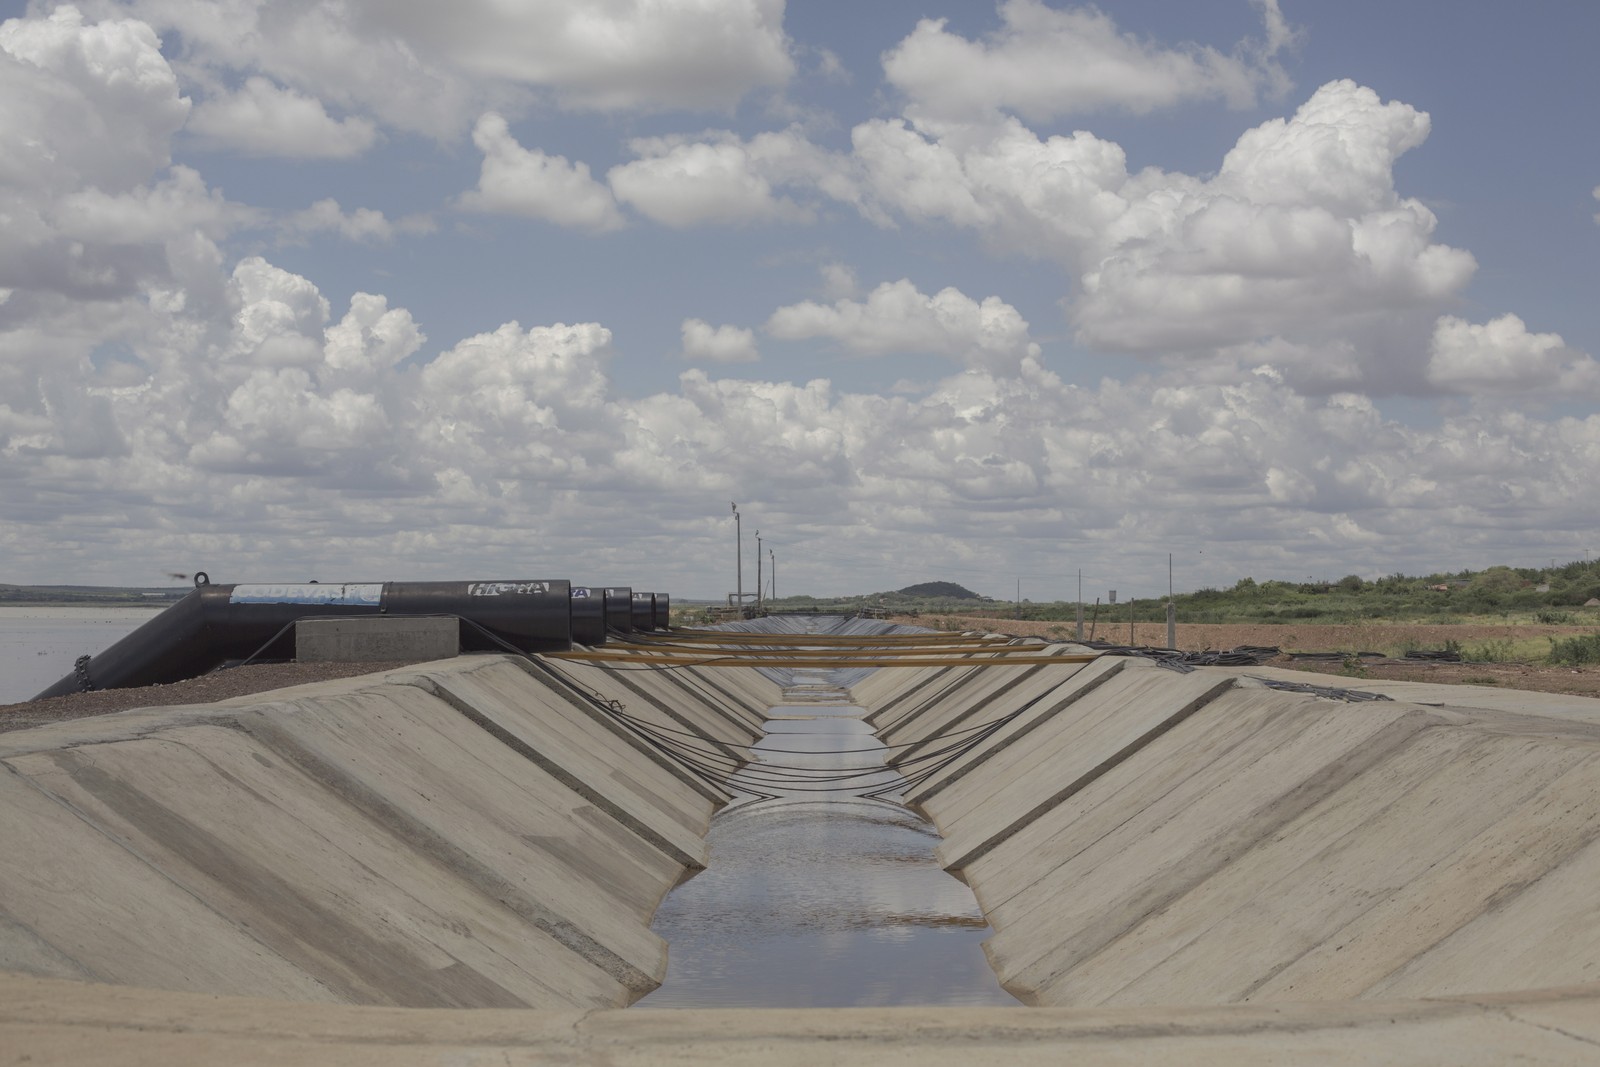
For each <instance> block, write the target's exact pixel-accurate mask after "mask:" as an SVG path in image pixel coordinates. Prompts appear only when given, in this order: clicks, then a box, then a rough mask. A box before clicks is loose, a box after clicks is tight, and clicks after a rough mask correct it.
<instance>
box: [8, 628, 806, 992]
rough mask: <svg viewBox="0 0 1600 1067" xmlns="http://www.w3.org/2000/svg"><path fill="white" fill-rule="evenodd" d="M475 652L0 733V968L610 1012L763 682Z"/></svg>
mask: <svg viewBox="0 0 1600 1067" xmlns="http://www.w3.org/2000/svg"><path fill="white" fill-rule="evenodd" d="M732 673H733V672H727V671H700V670H698V669H685V670H677V671H654V670H640V671H635V672H621V671H615V672H605V671H599V670H596V669H594V668H591V667H586V666H582V665H578V664H570V663H552V662H549V661H546V662H545V663H543V664H535V663H530V662H529V661H526V660H521V659H518V658H515V657H506V656H482V657H468V658H463V659H453V660H448V661H440V662H438V663H434V664H427V665H423V666H420V667H416V668H410V669H406V670H400V671H394V672H390V673H387V674H382V675H371V676H366V677H363V678H357V679H350V680H346V681H339V682H324V683H317V684H315V685H310V686H303V687H299V688H297V689H286V690H280V691H277V692H274V693H270V694H263V695H262V696H260V697H255V698H241V699H237V700H233V701H228V702H224V703H219V704H215V705H204V706H196V707H183V708H166V709H149V710H143V711H134V712H127V713H123V714H119V715H112V716H103V717H99V718H93V719H83V720H77V721H73V722H66V723H60V724H56V725H53V726H47V727H40V728H36V729H32V730H23V731H17V732H14V733H9V734H5V735H0V810H3V811H4V812H5V817H4V818H3V819H0V857H3V858H4V863H3V864H0V970H4V971H11V972H22V973H26V974H32V975H36V976H46V977H56V978H75V979H82V980H88V981H93V982H108V983H117V984H123V985H131V986H148V987H154V988H159V989H169V990H191V991H203V992H206V993H225V994H249V995H257V996H267V997H275V998H282V999H286V1000H295V1001H312V1002H315V1001H329V1002H341V1003H354V1004H372V1005H404V1006H412V1007H456V1008H468V1007H477V1008H489V1007H495V1008H506V1007H540V1008H579V1009H592V1008H596V1007H606V1006H621V1005H625V1004H628V1003H631V1002H632V1001H633V1000H635V999H637V998H638V997H640V996H642V995H643V994H645V993H646V992H648V991H650V990H651V989H653V988H655V986H656V985H657V984H658V982H659V980H660V978H661V976H662V974H663V973H664V971H665V960H666V946H665V945H664V943H663V942H662V941H661V939H660V938H658V937H657V936H656V935H655V934H654V933H652V932H651V931H650V929H649V923H650V919H651V917H652V915H653V914H654V912H655V909H656V907H657V905H658V904H659V903H660V901H661V899H662V897H663V896H664V895H665V894H666V892H667V891H668V890H669V889H671V888H672V887H673V886H674V885H675V884H677V883H678V882H679V881H681V880H682V879H683V878H685V877H687V876H689V875H691V874H692V873H693V872H695V871H696V870H699V869H701V868H702V867H703V866H704V863H705V857H706V852H705V846H704V841H703V839H704V836H705V833H706V829H707V826H708V824H709V820H710V818H711V816H712V814H713V813H714V812H715V811H716V810H717V809H718V808H719V807H721V806H722V805H723V804H724V803H726V801H727V800H728V799H729V796H728V794H727V793H726V792H724V791H723V790H722V789H721V788H720V787H718V786H716V785H714V784H712V783H710V782H708V781H707V780H705V779H704V778H702V777H700V776H698V775H695V774H694V773H692V772H691V771H689V770H686V769H685V768H684V767H683V766H682V765H681V764H680V763H679V762H678V761H677V760H676V759H674V758H673V757H672V756H671V755H669V754H668V753H666V752H664V751H663V750H662V748H661V747H660V745H659V744H658V743H657V742H654V741H652V740H649V739H646V738H643V737H641V736H640V734H639V733H638V732H637V731H634V730H631V729H629V728H628V727H627V725H626V724H625V723H624V722H623V721H622V720H620V719H619V718H618V717H617V715H615V714H613V712H614V711H622V712H625V713H626V714H627V715H630V716H634V717H636V718H637V719H638V720H640V721H643V722H648V723H650V724H653V725H654V726H656V727H657V728H659V729H662V730H681V731H684V732H685V733H686V734H694V735H695V736H697V737H715V738H716V739H717V740H718V741H719V742H720V743H722V744H723V745H724V746H725V747H726V750H727V752H728V753H729V757H730V759H733V760H740V759H742V758H743V757H742V755H741V750H740V749H739V747H738V746H739V745H740V744H749V743H750V742H751V741H753V740H755V738H757V737H759V736H760V733H761V730H760V727H759V725H758V720H759V717H760V711H761V709H763V708H764V707H765V706H766V705H767V704H770V703H774V702H776V699H777V695H778V693H777V690H776V687H774V686H772V684H771V683H770V682H767V681H766V680H764V679H762V678H760V677H759V676H758V675H756V674H755V673H754V672H748V671H747V672H742V673H740V674H739V675H738V676H736V677H734V676H731V675H732Z"/></svg>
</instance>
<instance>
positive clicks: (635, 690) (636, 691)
mask: <svg viewBox="0 0 1600 1067" xmlns="http://www.w3.org/2000/svg"><path fill="white" fill-rule="evenodd" d="M616 680H617V684H618V685H620V686H622V687H623V688H624V689H626V690H628V691H629V692H630V693H632V694H633V695H634V696H636V697H638V698H639V699H640V700H642V701H644V702H645V703H646V704H649V705H650V706H651V707H652V708H655V709H656V710H657V711H659V712H661V714H663V715H665V716H666V717H667V718H669V719H671V720H672V721H673V722H675V723H677V724H678V725H679V726H681V727H683V728H684V729H685V730H689V731H691V732H692V733H694V734H696V735H698V736H700V737H702V738H704V739H705V742H706V744H708V745H710V746H711V747H712V748H714V749H716V750H717V751H718V752H721V753H722V754H723V755H724V756H727V757H728V758H729V759H732V760H736V761H738V762H739V763H745V762H747V760H746V759H745V757H744V756H741V755H740V754H739V753H738V752H736V751H735V750H734V749H732V748H730V747H729V746H727V745H726V744H724V743H722V742H721V741H719V740H717V739H716V738H713V737H706V734H705V731H704V730H702V729H701V728H700V727H698V726H696V725H695V724H694V723H692V722H690V721H689V720H688V719H686V718H684V717H683V716H682V715H679V714H678V713H677V712H676V711H674V710H672V708H671V707H669V706H668V705H667V704H666V702H665V701H661V700H657V699H656V698H655V697H653V696H651V695H650V694H649V693H646V692H645V691H644V690H643V689H640V688H639V687H638V686H637V685H634V684H633V682H632V681H630V680H629V679H627V678H624V677H623V676H622V674H621V673H620V672H617V673H616ZM719 717H722V716H719ZM751 740H752V741H754V740H755V739H754V738H751Z"/></svg>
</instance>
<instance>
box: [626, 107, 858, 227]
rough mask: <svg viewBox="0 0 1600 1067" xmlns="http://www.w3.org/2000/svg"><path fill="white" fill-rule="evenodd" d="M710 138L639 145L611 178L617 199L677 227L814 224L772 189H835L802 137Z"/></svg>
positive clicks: (825, 163) (827, 168) (825, 161)
mask: <svg viewBox="0 0 1600 1067" xmlns="http://www.w3.org/2000/svg"><path fill="white" fill-rule="evenodd" d="M706 138H707V139H704V140H690V139H687V138H681V137H674V138H640V139H638V140H635V141H634V142H633V143H632V148H633V151H634V153H635V154H636V155H638V156H639V157H640V158H639V159H637V160H635V161H634V162H632V163H624V164H622V165H620V166H616V167H613V168H611V171H610V173H609V174H608V175H607V178H608V179H609V181H610V182H611V188H612V190H613V191H614V192H615V193H616V197H617V199H618V200H621V201H622V202H624V203H626V204H628V205H629V206H630V207H632V208H634V209H635V210H637V211H638V212H640V213H641V214H643V215H645V216H646V217H648V218H650V219H652V220H654V221H656V222H659V223H662V224H663V225H666V226H673V227H678V228H685V227H689V226H701V225H707V224H721V225H739V224H747V223H758V222H808V221H811V220H812V219H813V218H814V217H815V213H814V211H813V210H812V209H811V208H809V207H806V206H804V205H802V204H799V203H797V202H795V201H794V200H792V199H790V198H788V197H785V196H782V195H779V194H778V193H777V192H776V190H775V188H774V187H775V186H778V185H781V184H784V183H800V182H804V183H805V184H807V185H811V186H815V187H819V188H823V189H825V190H826V189H829V188H837V187H836V186H834V185H833V183H832V182H831V181H830V178H831V177H832V174H833V170H832V166H831V164H830V162H829V157H828V156H827V155H826V153H823V152H822V151H821V150H820V149H818V148H817V147H816V146H814V145H812V144H811V143H810V142H809V141H807V140H806V139H805V138H804V137H803V136H802V135H800V134H799V133H798V132H796V131H793V130H788V131H784V132H781V133H763V134H759V135H757V136H756V137H755V138H754V139H752V140H750V141H748V142H746V141H743V140H741V139H740V138H739V137H737V136H736V135H734V134H731V133H726V132H723V133H716V134H708V135H706ZM844 195H848V194H844Z"/></svg>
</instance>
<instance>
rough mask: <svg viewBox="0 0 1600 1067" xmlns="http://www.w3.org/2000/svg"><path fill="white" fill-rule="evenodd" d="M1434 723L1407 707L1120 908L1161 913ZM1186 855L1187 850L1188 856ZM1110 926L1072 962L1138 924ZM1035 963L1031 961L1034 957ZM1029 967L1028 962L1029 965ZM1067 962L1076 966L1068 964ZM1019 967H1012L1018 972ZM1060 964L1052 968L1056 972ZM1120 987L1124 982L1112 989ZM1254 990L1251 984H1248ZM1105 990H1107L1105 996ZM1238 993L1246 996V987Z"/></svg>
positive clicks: (1077, 948) (1099, 949)
mask: <svg viewBox="0 0 1600 1067" xmlns="http://www.w3.org/2000/svg"><path fill="white" fill-rule="evenodd" d="M1436 725H1438V722H1437V720H1435V719H1434V718H1433V716H1431V715H1430V714H1428V713H1427V712H1424V711H1420V710H1419V711H1412V712H1407V713H1405V714H1403V715H1401V716H1400V717H1399V718H1397V719H1395V720H1393V721H1392V722H1390V723H1389V724H1388V725H1387V726H1385V727H1383V728H1382V729H1380V730H1378V731H1377V732H1376V733H1374V734H1372V735H1371V736H1370V737H1369V738H1368V739H1367V740H1366V742H1364V743H1363V744H1362V745H1360V746H1359V747H1358V748H1357V749H1356V750H1354V751H1353V752H1346V753H1345V754H1344V755H1342V756H1340V757H1338V758H1336V759H1334V760H1332V761H1331V762H1329V763H1327V764H1324V765H1323V766H1322V767H1320V768H1318V770H1317V771H1316V772H1314V773H1313V774H1311V775H1310V776H1309V777H1306V778H1304V779H1302V780H1301V781H1300V783H1299V784H1298V785H1296V786H1295V787H1293V788H1292V789H1290V790H1289V791H1288V792H1286V793H1282V794H1280V795H1279V796H1277V797H1276V798H1274V799H1273V800H1271V801H1269V802H1267V803H1266V804H1264V805H1263V806H1262V807H1261V808H1259V809H1257V811H1256V812H1255V814H1254V815H1252V816H1251V817H1249V818H1247V819H1245V820H1244V821H1243V822H1242V823H1238V824H1235V826H1234V827H1233V829H1232V830H1231V831H1229V832H1228V833H1227V834H1225V835H1224V836H1223V837H1222V838H1220V839H1218V840H1214V841H1209V842H1207V843H1206V844H1205V846H1204V848H1203V850H1202V851H1203V852H1204V853H1205V854H1206V855H1208V856H1209V857H1210V859H1209V860H1207V861H1206V862H1204V863H1200V864H1190V865H1189V868H1188V870H1187V872H1186V875H1185V877H1184V878H1183V880H1182V881H1180V882H1179V883H1177V884H1175V885H1166V886H1154V887H1151V888H1149V889H1147V890H1145V891H1144V892H1143V893H1142V894H1135V896H1134V897H1133V898H1130V899H1129V900H1127V901H1125V908H1124V910H1125V911H1129V912H1134V913H1137V914H1140V915H1151V914H1155V913H1157V912H1159V911H1164V910H1165V909H1166V908H1168V907H1170V906H1171V905H1172V903H1173V902H1174V901H1176V900H1177V899H1179V898H1180V897H1182V896H1185V895H1186V894H1188V893H1190V892H1192V891H1193V890H1194V888H1195V887H1196V886H1198V885H1200V884H1201V883H1202V882H1204V881H1205V880H1206V879H1208V878H1210V877H1211V876H1212V875H1214V874H1215V873H1216V872H1217V871H1219V870H1221V869H1222V867H1224V866H1225V865H1227V864H1229V863H1233V862H1236V861H1237V860H1239V858H1240V857H1242V856H1244V855H1246V854H1248V853H1250V852H1252V851H1253V850H1255V849H1257V848H1260V847H1262V845H1263V844H1264V843H1268V842H1269V841H1270V838H1271V837H1272V835H1273V834H1274V833H1275V832H1276V831H1277V830H1278V829H1279V828H1281V827H1283V826H1285V825H1287V824H1288V823H1290V822H1293V821H1294V820H1295V819H1298V818H1300V817H1301V816H1302V815H1304V814H1305V812H1307V811H1309V810H1310V809H1311V808H1313V807H1315V806H1316V805H1317V804H1319V803H1321V802H1322V801H1323V800H1325V799H1327V797H1329V796H1330V795H1332V794H1333V793H1335V792H1337V791H1338V790H1339V789H1342V788H1344V787H1345V786H1346V785H1348V784H1349V783H1350V782H1351V781H1353V780H1354V779H1355V778H1357V777H1359V776H1360V775H1362V774H1364V773H1365V772H1366V771H1368V770H1370V769H1371V768H1372V767H1374V766H1376V765H1377V764H1379V763H1381V762H1382V761H1383V760H1385V759H1387V758H1388V757H1389V756H1390V755H1392V754H1393V753H1394V752H1395V751H1396V750H1398V749H1400V748H1403V747H1404V746H1406V745H1408V744H1410V743H1411V742H1412V740H1414V739H1415V737H1416V735H1417V734H1419V733H1421V732H1422V731H1423V730H1426V729H1428V728H1429V727H1430V726H1436ZM1191 855H1192V854H1191ZM1111 926H1112V924H1110V923H1102V924H1101V925H1100V926H1099V927H1097V929H1096V935H1095V937H1094V938H1084V939H1081V940H1080V941H1079V942H1078V943H1077V944H1076V945H1075V951H1074V952H1073V953H1072V956H1073V958H1074V959H1075V960H1076V961H1077V962H1081V961H1083V960H1086V959H1088V958H1089V957H1091V956H1094V955H1096V954H1098V953H1100V952H1102V951H1104V950H1105V949H1106V947H1107V946H1109V945H1111V944H1114V943H1115V942H1116V941H1118V940H1120V939H1121V938H1122V937H1124V936H1126V935H1127V934H1128V933H1129V932H1130V931H1131V930H1133V929H1136V928H1137V926H1138V923H1137V922H1135V923H1133V924H1131V925H1129V924H1124V925H1123V926H1122V927H1121V928H1119V929H1115V930H1113V929H1111ZM1035 962H1037V961H1035ZM1029 966H1032V964H1030V965H1029ZM1072 966H1076V963H1073V964H1072ZM1023 969H1025V968H1023V967H1017V968H1014V971H1016V972H1018V973H1020V971H1022V970H1023ZM1063 969H1064V968H1061V967H1058V968H1057V974H1058V975H1059V974H1060V973H1061V972H1062V970H1063ZM1142 977H1143V974H1140V975H1138V976H1136V977H1134V978H1132V979H1130V980H1129V982H1128V983H1125V985H1126V984H1132V983H1133V982H1137V981H1138V980H1139V979H1140V978H1142ZM1048 984H1054V983H1053V981H1052V982H1049V983H1040V985H1039V986H1038V987H1036V989H1035V992H1039V991H1042V990H1043V989H1044V987H1045V986H1046V985H1048ZM1118 988H1119V989H1120V988H1125V986H1122V987H1118ZM1251 988H1252V989H1253V988H1254V985H1252V986H1251ZM1111 992H1114V991H1108V994H1107V995H1110V993H1111ZM1242 995H1244V996H1248V995H1249V993H1248V991H1246V992H1245V993H1244V994H1242Z"/></svg>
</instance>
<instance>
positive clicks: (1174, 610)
mask: <svg viewBox="0 0 1600 1067" xmlns="http://www.w3.org/2000/svg"><path fill="white" fill-rule="evenodd" d="M1167 647H1168V648H1177V647H1178V605H1177V604H1174V603H1173V602H1172V553H1171V552H1168V553H1167Z"/></svg>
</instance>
